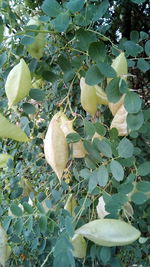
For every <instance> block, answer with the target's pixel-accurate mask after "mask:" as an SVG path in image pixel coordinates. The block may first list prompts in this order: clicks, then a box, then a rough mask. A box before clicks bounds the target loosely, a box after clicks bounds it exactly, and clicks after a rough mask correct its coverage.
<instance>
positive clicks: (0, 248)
mask: <svg viewBox="0 0 150 267" xmlns="http://www.w3.org/2000/svg"><path fill="white" fill-rule="evenodd" d="M10 253H11V249H10V246H9V245H8V242H7V235H6V232H5V230H4V229H3V227H2V226H1V225H0V264H1V265H2V266H3V267H5V266H6V262H7V260H8V258H9V256H10Z"/></svg>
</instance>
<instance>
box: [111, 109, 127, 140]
mask: <svg viewBox="0 0 150 267" xmlns="http://www.w3.org/2000/svg"><path fill="white" fill-rule="evenodd" d="M127 114H128V112H127V111H126V109H125V108H124V105H122V106H121V107H120V108H119V109H118V111H117V113H116V114H115V116H114V118H113V120H112V122H111V126H110V129H112V128H116V129H117V130H118V135H119V136H126V135H128V130H127V122H126V118H127Z"/></svg>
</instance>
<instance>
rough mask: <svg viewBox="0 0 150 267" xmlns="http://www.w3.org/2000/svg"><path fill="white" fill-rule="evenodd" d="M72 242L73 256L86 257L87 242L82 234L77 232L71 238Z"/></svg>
mask: <svg viewBox="0 0 150 267" xmlns="http://www.w3.org/2000/svg"><path fill="white" fill-rule="evenodd" d="M71 243H72V245H73V248H74V250H73V256H74V257H75V258H80V259H82V258H85V256H86V250H87V243H86V241H85V239H84V237H83V236H82V235H78V234H75V235H74V236H73V238H72V239H71Z"/></svg>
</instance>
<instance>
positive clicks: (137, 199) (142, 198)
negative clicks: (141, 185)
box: [131, 192, 148, 205]
mask: <svg viewBox="0 0 150 267" xmlns="http://www.w3.org/2000/svg"><path fill="white" fill-rule="evenodd" d="M131 200H132V201H133V202H134V203H135V204H137V205H141V204H144V203H145V202H146V201H147V200H148V198H147V196H146V195H145V194H144V193H143V192H135V193H134V194H133V195H132V196H131Z"/></svg>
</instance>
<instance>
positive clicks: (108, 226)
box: [76, 219, 140, 247]
mask: <svg viewBox="0 0 150 267" xmlns="http://www.w3.org/2000/svg"><path fill="white" fill-rule="evenodd" d="M76 234H80V235H83V236H84V237H86V238H87V239H89V240H91V241H93V242H94V243H95V244H97V245H100V246H106V247H112V246H124V245H128V244H131V243H132V242H134V241H135V240H137V239H138V238H139V237H140V232H139V231H138V230H137V229H136V228H134V227H133V226H131V225H130V224H128V223H126V222H124V221H121V220H116V219H98V220H94V221H91V222H89V223H87V224H84V225H83V226H81V227H80V228H79V229H77V230H76Z"/></svg>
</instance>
